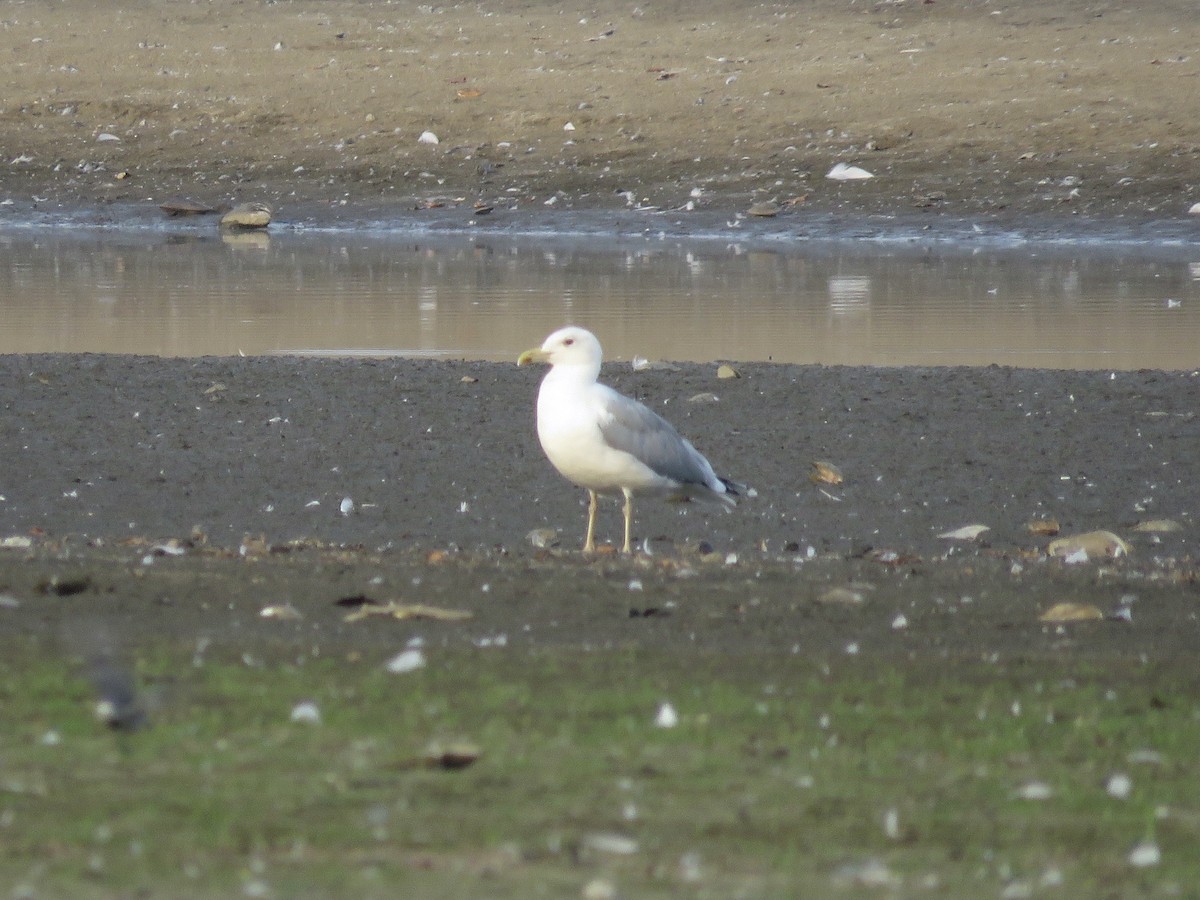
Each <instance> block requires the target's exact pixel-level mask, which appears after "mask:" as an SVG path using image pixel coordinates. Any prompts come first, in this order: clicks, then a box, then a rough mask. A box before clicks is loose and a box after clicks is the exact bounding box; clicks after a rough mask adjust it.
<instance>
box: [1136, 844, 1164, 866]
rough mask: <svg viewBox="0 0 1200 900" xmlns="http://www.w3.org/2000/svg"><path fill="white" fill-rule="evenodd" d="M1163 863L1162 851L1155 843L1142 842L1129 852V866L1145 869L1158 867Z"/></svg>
mask: <svg viewBox="0 0 1200 900" xmlns="http://www.w3.org/2000/svg"><path fill="white" fill-rule="evenodd" d="M1160 862H1162V851H1161V850H1159V849H1158V844H1156V843H1154V841H1142V842H1141V843H1140V844H1138V845H1137V846H1136V847H1134V848H1133V849H1132V850H1131V851H1129V864H1130V865H1131V866H1137V867H1138V868H1139V869H1144V868H1146V867H1147V866H1157V865H1158V864H1159V863H1160Z"/></svg>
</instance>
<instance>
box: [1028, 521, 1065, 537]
mask: <svg viewBox="0 0 1200 900" xmlns="http://www.w3.org/2000/svg"><path fill="white" fill-rule="evenodd" d="M1025 528H1026V529H1027V530H1028V531H1029V533H1030V534H1041V535H1046V536H1048V537H1053V536H1054V535H1056V534H1058V532H1059V531H1060V530H1061V528H1060V526H1059V524H1058V519H1032V520H1030V521H1029V522H1026V523H1025Z"/></svg>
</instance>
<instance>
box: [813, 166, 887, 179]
mask: <svg viewBox="0 0 1200 900" xmlns="http://www.w3.org/2000/svg"><path fill="white" fill-rule="evenodd" d="M825 177H826V178H831V179H833V180H834V181H861V180H862V179H864V178H874V177H875V176H874V175H872V174H871V173H870V172H868V171H867V170H866V169H860V168H859V167H858V166H848V165H846V164H845V163H838V164H837V165H836V166H834V167H833V168H832V169H830V170H829V172H828V173H826V175H825Z"/></svg>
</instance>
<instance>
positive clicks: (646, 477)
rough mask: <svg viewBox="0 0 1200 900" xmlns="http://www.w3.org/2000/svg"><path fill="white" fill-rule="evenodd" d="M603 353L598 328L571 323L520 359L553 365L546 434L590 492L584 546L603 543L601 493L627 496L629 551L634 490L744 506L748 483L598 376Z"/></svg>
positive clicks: (545, 401) (543, 420) (542, 395)
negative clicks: (599, 536)
mask: <svg viewBox="0 0 1200 900" xmlns="http://www.w3.org/2000/svg"><path fill="white" fill-rule="evenodd" d="M603 356H604V354H603V351H602V350H601V349H600V341H598V340H597V339H596V336H595V335H594V334H592V333H591V332H590V331H587V330H586V329H584V328H578V327H575V326H570V327H567V328H561V329H559V330H558V331H556V332H554V334H552V335H550V337H548V338H546V340H545V342H544V343H543V344H542V346H541V347H536V348H534V349H532V350H526V351H525V352H524V353H522V354H521V355H520V357H519V358H518V359H517V365H518V366H525V365H529V364H530V363H549V365H550V367H551V368H550V371H549V372H548V373H546V377H545V378H543V379H542V386H541V389H540V390H539V391H538V401H537V432H538V440H539V441H541V444H542V450H543V451H545V453H546V456H547V457H548V458H549V460H550V462H551V463H552V464H553V466H554V468H556V469H558V471H559V472H560V473H561V474H562V475H563V477H565V478H566V479H567V480H568V481H571V482H574V483H575V484H577V485H579V486H580V487H582V488H585V489H586V490H587V492H588V522H587V537H586V538H585V539H584V543H583V551H584V552H585V553H593V552H595V550H596V507H597V505H598V495H600V494H616V493H620V494H623V495H624V496H625V509H624V512H625V545H624V546H623V547H622V548H621V552H622V553H630V552H631V547H630V532H631V530H632V528H633V497H634V494H657V495H659V496H663V497H665V498H667V499H668V500H676V501H686V500H699V501H702V502H703V501H708V502H713V503H716V504H718V505H720V506H722V507H724V508H725V509H726V510H728V509H731V508H732V507H734V506H736V505H737V500H736V499H734V498H735V497H737V496H738V489H739V488H740V487H741V485H738V484H737V483H735V482H733V481H729V480H728V479H725V478H721V477H719V476H717V475H716V473H714V472H713V467H712V465H710V464H709V461H708V460H707V459H705V458H704V457H703V456H702V455H701V454H700V452H699V451H698V450H696V448H695V447H693V446H692V445H691V444H690V443H689V442H688V441H687V440H685V439H684V438H682V437H680V436H679V432H677V431H676V430H675V429H674V428H673V427H672V426H671V423H670V422H668V421H667V420H666V419H664V418H662V416H660V415H658V414H657V413H655V412H652V411H651V410H649V409H647V408H646V407H645V406H644V405H642V404H641V403H639V402H638V401H636V400H633V399H631V398H629V397H626V396H624V395H622V394H619V393H617V392H616V391H614V390H613V389H612V388H610V387H608V386H607V385H603V384H600V383H599V382H598V381H597V379H598V378H599V377H600V362H601V360H602V359H603Z"/></svg>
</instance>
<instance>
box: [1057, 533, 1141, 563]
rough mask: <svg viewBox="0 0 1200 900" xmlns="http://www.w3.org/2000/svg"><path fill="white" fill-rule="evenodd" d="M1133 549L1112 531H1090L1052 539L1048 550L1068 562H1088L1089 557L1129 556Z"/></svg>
mask: <svg viewBox="0 0 1200 900" xmlns="http://www.w3.org/2000/svg"><path fill="white" fill-rule="evenodd" d="M1131 549H1132V548H1131V547H1130V546H1129V544H1127V543H1125V541H1123V540H1121V539H1120V538H1119V537H1117V536H1116V535H1115V534H1113V533H1112V532H1111V531H1089V532H1086V533H1084V534H1077V535H1073V536H1071V537H1064V538H1059V539H1058V540H1056V541H1051V542H1050V546H1048V547H1047V548H1046V552H1047V553H1049V554H1050V555H1051V556H1061V557H1063V558H1064V559H1065V560H1066V561H1068V562H1087V561H1088V560H1089V559H1116V558H1117V557H1120V556H1128V555H1129V553H1130V550H1131ZM1081 557H1082V558H1081Z"/></svg>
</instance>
